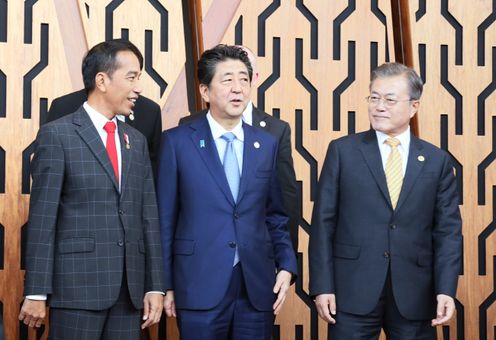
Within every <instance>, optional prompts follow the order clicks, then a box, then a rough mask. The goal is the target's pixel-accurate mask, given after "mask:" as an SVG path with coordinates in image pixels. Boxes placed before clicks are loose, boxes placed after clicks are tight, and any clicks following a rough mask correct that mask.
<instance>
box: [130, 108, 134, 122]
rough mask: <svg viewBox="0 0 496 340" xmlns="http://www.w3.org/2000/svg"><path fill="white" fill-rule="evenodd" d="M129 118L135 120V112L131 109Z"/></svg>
mask: <svg viewBox="0 0 496 340" xmlns="http://www.w3.org/2000/svg"><path fill="white" fill-rule="evenodd" d="M129 120H131V121H133V120H134V112H133V111H132V110H131V113H130V114H129Z"/></svg>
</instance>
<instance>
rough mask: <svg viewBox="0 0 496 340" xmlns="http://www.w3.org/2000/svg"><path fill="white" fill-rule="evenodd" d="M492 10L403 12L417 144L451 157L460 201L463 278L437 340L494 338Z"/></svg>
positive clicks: (423, 4) (474, 6)
mask: <svg viewBox="0 0 496 340" xmlns="http://www.w3.org/2000/svg"><path fill="white" fill-rule="evenodd" d="M495 6H496V3H495V2H494V1H490V0H481V1H470V2H469V1H447V0H441V1H425V0H423V1H422V0H417V1H410V4H409V13H410V22H411V29H412V30H411V31H412V41H413V46H412V47H413V56H414V60H415V67H416V68H417V70H419V72H420V74H421V76H422V78H423V79H424V81H425V88H424V91H425V92H424V96H423V98H422V103H421V108H420V112H419V114H418V121H419V132H420V136H422V137H423V138H425V139H427V140H429V141H431V142H432V143H434V144H436V145H438V146H440V147H442V148H443V149H445V150H447V151H449V152H450V154H451V155H452V156H453V158H454V160H455V162H456V164H457V168H456V171H457V176H458V180H459V184H460V192H461V194H462V197H463V198H462V200H463V201H462V203H463V204H462V205H461V210H462V216H463V234H464V268H463V269H464V270H463V276H461V278H460V284H459V289H458V296H457V300H458V302H459V304H458V306H457V307H458V308H457V312H458V314H457V320H454V321H453V322H452V323H451V327H450V328H449V329H447V328H445V330H444V333H445V336H444V339H448V338H449V339H459V340H460V339H481V340H486V339H495V338H496V335H495V327H496V304H495V303H494V301H495V296H496V292H495V285H494V282H496V278H495V273H494V269H495V264H496V261H495V259H496V257H495V254H496V233H495V224H494V223H495V221H494V219H495V214H494V212H495V211H496V210H495V205H496V200H495V194H496V191H495V190H494V188H495V184H496V182H495V180H496V164H495V163H494V157H493V155H494V152H495V145H496V144H495V137H496V118H495V112H494V107H495V105H496V96H495V95H494V89H495V81H496V79H495V77H496V69H495V67H496V24H495V22H494V20H495V17H496V8H495ZM433 32H435V33H436V34H433ZM448 336H449V337H448Z"/></svg>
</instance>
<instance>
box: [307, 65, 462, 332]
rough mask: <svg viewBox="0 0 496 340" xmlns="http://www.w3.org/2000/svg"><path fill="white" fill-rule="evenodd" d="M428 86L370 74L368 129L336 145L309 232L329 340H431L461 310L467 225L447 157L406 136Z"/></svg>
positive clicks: (313, 278) (396, 69)
mask: <svg viewBox="0 0 496 340" xmlns="http://www.w3.org/2000/svg"><path fill="white" fill-rule="evenodd" d="M422 87H423V83H422V80H421V79H420V78H419V76H418V75H417V73H416V72H415V71H414V70H412V69H411V68H408V67H406V66H404V65H402V64H397V63H387V64H384V65H382V66H380V67H378V68H377V69H376V70H374V71H373V72H372V78H371V83H370V96H369V97H367V100H368V104H369V105H368V113H369V120H370V124H371V126H372V129H371V130H369V131H366V132H362V133H358V134H355V135H350V136H346V137H343V138H339V139H337V140H334V141H332V142H331V143H330V145H329V149H328V151H327V155H326V159H325V162H324V165H323V167H322V172H321V175H320V180H319V191H318V195H317V199H316V202H315V205H314V211H313V217H312V227H311V229H310V243H309V263H310V294H311V295H312V296H314V297H315V304H316V307H317V311H318V313H319V315H320V316H321V317H322V318H323V319H324V320H326V321H327V322H329V323H330V327H329V337H330V338H331V339H332V340H350V339H378V337H379V334H380V331H381V328H383V329H384V331H385V333H386V336H387V339H388V340H420V339H425V340H427V339H429V340H430V339H435V336H436V334H435V328H434V327H431V326H437V325H441V324H444V323H446V322H448V321H449V320H450V318H451V317H452V316H453V313H454V310H455V302H454V297H455V295H456V288H457V281H458V275H459V273H460V269H461V261H462V259H461V249H462V238H461V218H460V212H459V208H458V200H459V198H458V192H457V188H456V181H455V176H454V171H453V166H452V165H451V159H450V156H449V155H448V153H446V152H445V151H443V150H440V149H439V148H437V147H436V146H434V145H432V144H429V143H427V142H426V141H423V140H421V139H418V138H417V137H415V136H414V135H412V134H411V132H410V126H409V123H410V119H411V118H412V117H413V116H414V115H415V114H416V113H417V110H418V108H419V105H420V102H419V101H420V96H421V94H422Z"/></svg>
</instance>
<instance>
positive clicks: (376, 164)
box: [360, 130, 401, 207]
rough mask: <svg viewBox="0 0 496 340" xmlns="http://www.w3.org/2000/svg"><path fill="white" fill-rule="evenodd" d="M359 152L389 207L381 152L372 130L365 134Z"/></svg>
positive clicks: (389, 200)
mask: <svg viewBox="0 0 496 340" xmlns="http://www.w3.org/2000/svg"><path fill="white" fill-rule="evenodd" d="M360 151H361V152H362V155H363V158H364V159H365V162H366V163H367V166H368V168H369V170H370V172H371V173H372V175H373V176H374V179H375V181H376V183H377V185H378V186H379V189H380V190H381V192H382V195H383V196H384V199H385V200H386V201H387V202H388V203H389V204H390V205H391V198H390V197H389V191H388V188H387V181H386V175H385V174H384V168H383V166H382V159H381V152H380V150H379V146H378V145H377V136H376V134H375V131H374V130H369V131H368V132H366V133H365V136H364V138H363V143H362V144H361V145H360ZM400 198H401V194H400ZM391 207H392V206H391Z"/></svg>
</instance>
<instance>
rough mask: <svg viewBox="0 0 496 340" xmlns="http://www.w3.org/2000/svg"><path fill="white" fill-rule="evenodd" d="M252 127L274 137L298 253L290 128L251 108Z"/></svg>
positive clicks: (297, 209) (297, 206) (298, 211)
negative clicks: (277, 144) (277, 145)
mask: <svg viewBox="0 0 496 340" xmlns="http://www.w3.org/2000/svg"><path fill="white" fill-rule="evenodd" d="M206 114H207V111H201V112H199V113H196V114H193V115H191V116H187V117H183V118H182V119H181V120H180V121H179V124H183V123H185V122H188V121H191V120H193V119H197V118H199V117H204V116H205V115H206ZM252 125H253V126H254V127H257V128H260V129H262V130H265V131H267V132H268V133H270V134H271V135H272V136H274V137H275V138H276V139H277V141H278V143H279V147H278V150H277V160H276V161H277V173H278V179H279V183H280V187H281V192H282V199H283V204H284V211H285V213H286V215H288V217H289V221H288V229H289V232H290V234H291V241H292V243H293V248H294V250H295V251H296V252H297V251H298V226H299V224H300V216H301V204H300V202H301V199H300V197H298V193H297V190H296V175H295V171H294V167H293V157H292V156H291V128H290V127H289V124H288V123H287V122H285V121H283V120H280V119H277V118H274V117H272V116H271V115H269V114H267V113H265V112H263V111H261V110H259V109H257V108H256V107H255V106H253V122H252Z"/></svg>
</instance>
